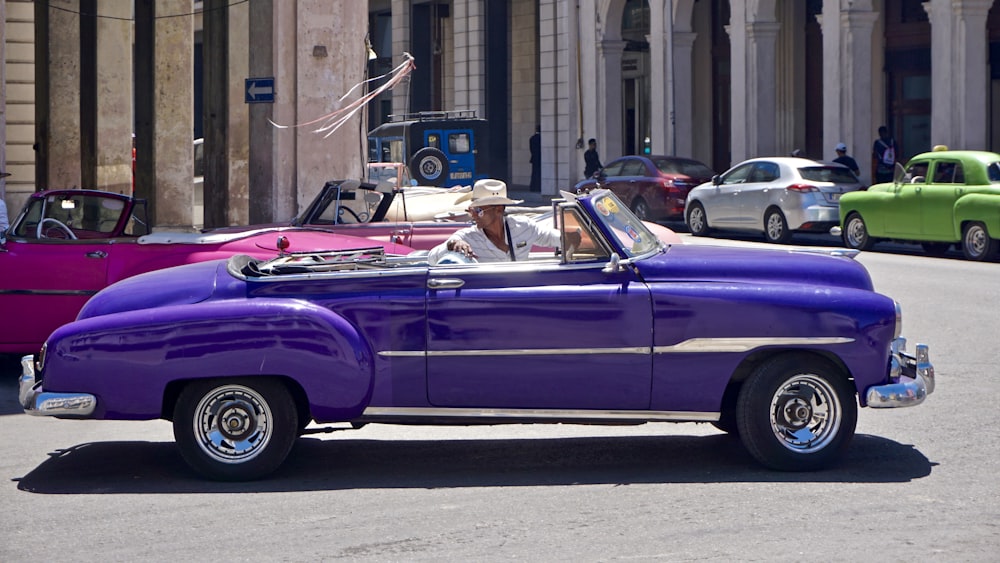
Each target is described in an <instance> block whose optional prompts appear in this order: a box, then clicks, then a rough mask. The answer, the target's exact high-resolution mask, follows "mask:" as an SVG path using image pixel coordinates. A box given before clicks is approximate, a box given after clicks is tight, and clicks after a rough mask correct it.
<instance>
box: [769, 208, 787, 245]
mask: <svg viewBox="0 0 1000 563" xmlns="http://www.w3.org/2000/svg"><path fill="white" fill-rule="evenodd" d="M764 238H765V239H767V242H770V243H774V244H785V243H787V242H788V241H790V240H792V232H791V231H789V230H788V221H786V220H785V214H784V213H782V212H781V210H780V209H774V208H772V209H768V210H767V213H765V214H764Z"/></svg>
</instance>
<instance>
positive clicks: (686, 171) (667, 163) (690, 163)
mask: <svg viewBox="0 0 1000 563" xmlns="http://www.w3.org/2000/svg"><path fill="white" fill-rule="evenodd" d="M654 164H655V165H656V168H657V169H658V170H659V171H660V172H663V173H664V174H683V175H684V176H690V177H692V178H711V177H712V176H713V175H714V174H715V173H714V172H712V170H711V169H710V168H709V167H707V166H705V165H704V164H702V163H700V162H697V161H694V160H677V159H669V158H661V159H659V160H657V161H656V162H654Z"/></svg>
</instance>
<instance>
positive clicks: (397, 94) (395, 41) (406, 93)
mask: <svg viewBox="0 0 1000 563" xmlns="http://www.w3.org/2000/svg"><path fill="white" fill-rule="evenodd" d="M391 9H392V65H391V66H392V67H393V68H395V66H396V65H398V64H400V63H402V62H403V59H404V57H403V53H408V52H410V51H411V47H410V0H392V8H391ZM379 55H380V56H383V57H384V56H385V54H384V53H379ZM391 95H392V113H393V114H396V115H402V114H404V113H407V112H409V111H410V78H409V77H407V78H406V79H405V80H404V81H403V82H401V83H400V84H399V85H398V86H396V87H395V88H393V89H392V94H391Z"/></svg>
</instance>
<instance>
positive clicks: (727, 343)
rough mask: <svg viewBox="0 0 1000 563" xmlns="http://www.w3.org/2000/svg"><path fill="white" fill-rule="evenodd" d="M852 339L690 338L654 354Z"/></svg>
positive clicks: (808, 344)
mask: <svg viewBox="0 0 1000 563" xmlns="http://www.w3.org/2000/svg"><path fill="white" fill-rule="evenodd" d="M850 342H854V339H853V338H846V337H841V336H830V337H823V336H802V337H796V336H789V337H777V338H754V337H748V338H691V339H689V340H685V341H683V342H678V343H677V344H674V345H672V346H656V347H655V348H653V353H655V354H680V353H704V352H748V351H750V350H753V349H755V348H760V347H762V346H828V345H831V344H847V343H850Z"/></svg>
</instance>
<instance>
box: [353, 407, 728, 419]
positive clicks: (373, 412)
mask: <svg viewBox="0 0 1000 563" xmlns="http://www.w3.org/2000/svg"><path fill="white" fill-rule="evenodd" d="M361 416H362V417H363V418H487V419H534V420H538V419H550V420H630V421H650V422H653V421H657V422H679V421H680V422H716V421H718V420H719V413H717V412H690V411H640V410H635V411H627V410H571V409H475V408H434V407H426V408H425V407H368V408H366V409H365V412H364V413H362V415H361Z"/></svg>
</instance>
